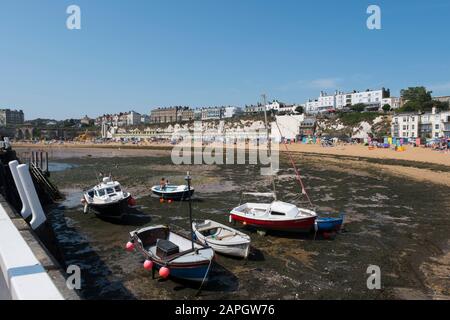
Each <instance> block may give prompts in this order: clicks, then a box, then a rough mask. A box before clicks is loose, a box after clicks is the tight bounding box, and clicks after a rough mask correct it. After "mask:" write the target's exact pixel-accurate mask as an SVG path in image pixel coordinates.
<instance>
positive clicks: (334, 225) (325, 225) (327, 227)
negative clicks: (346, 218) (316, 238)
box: [316, 218, 343, 231]
mask: <svg viewBox="0 0 450 320" xmlns="http://www.w3.org/2000/svg"><path fill="white" fill-rule="evenodd" d="M342 223H343V219H342V218H328V219H323V218H318V219H317V220H316V224H317V231H339V230H340V229H341V227H342Z"/></svg>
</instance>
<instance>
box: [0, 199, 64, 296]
mask: <svg viewBox="0 0 450 320" xmlns="http://www.w3.org/2000/svg"><path fill="white" fill-rule="evenodd" d="M0 292H1V293H0V298H1V299H13V300H63V299H64V298H63V296H62V295H61V293H60V292H59V290H58V289H57V288H56V286H55V285H54V283H53V281H52V280H51V278H50V277H49V275H48V274H47V272H46V271H45V269H44V267H43V266H42V265H41V264H40V263H39V261H38V260H37V258H36V257H35V255H34V254H33V252H32V251H31V249H30V247H29V246H28V244H27V243H26V242H25V240H24V239H23V237H22V235H21V234H20V232H19V231H18V230H17V228H16V227H15V226H14V224H13V222H12V221H11V219H10V218H9V216H8V214H7V213H6V211H5V209H4V208H3V206H2V205H1V204H0Z"/></svg>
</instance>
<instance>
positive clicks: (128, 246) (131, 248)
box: [125, 241, 134, 251]
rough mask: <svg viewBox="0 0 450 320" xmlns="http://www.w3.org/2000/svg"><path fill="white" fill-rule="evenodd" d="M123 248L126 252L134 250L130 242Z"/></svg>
mask: <svg viewBox="0 0 450 320" xmlns="http://www.w3.org/2000/svg"><path fill="white" fill-rule="evenodd" d="M125 248H126V249H127V251H133V250H134V243H133V242H131V241H128V242H127V244H126V245H125Z"/></svg>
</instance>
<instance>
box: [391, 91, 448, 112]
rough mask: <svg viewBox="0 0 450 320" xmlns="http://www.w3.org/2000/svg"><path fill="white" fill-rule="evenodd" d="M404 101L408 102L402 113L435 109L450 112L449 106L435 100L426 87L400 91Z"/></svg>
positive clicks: (401, 109)
mask: <svg viewBox="0 0 450 320" xmlns="http://www.w3.org/2000/svg"><path fill="white" fill-rule="evenodd" d="M400 94H401V96H402V99H403V100H405V101H407V102H406V103H405V104H404V105H403V107H401V108H400V109H399V111H400V112H418V111H430V110H431V109H433V108H434V107H435V108H436V109H438V110H448V109H449V104H448V103H447V102H441V101H437V100H433V98H432V96H431V94H432V91H427V89H426V88H425V87H409V88H408V89H403V90H401V91H400Z"/></svg>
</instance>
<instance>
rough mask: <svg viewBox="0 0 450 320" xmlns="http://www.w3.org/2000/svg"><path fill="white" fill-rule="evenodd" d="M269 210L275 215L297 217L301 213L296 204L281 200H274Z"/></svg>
mask: <svg viewBox="0 0 450 320" xmlns="http://www.w3.org/2000/svg"><path fill="white" fill-rule="evenodd" d="M268 211H269V213H270V214H271V215H273V216H282V217H296V216H297V215H298V214H299V209H298V208H297V207H296V206H295V205H293V204H290V203H286V202H281V201H274V202H272V203H271V205H270V207H269V210H268Z"/></svg>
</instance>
